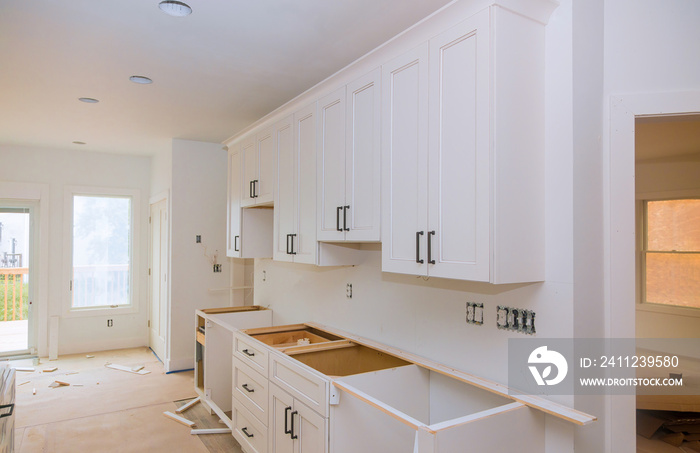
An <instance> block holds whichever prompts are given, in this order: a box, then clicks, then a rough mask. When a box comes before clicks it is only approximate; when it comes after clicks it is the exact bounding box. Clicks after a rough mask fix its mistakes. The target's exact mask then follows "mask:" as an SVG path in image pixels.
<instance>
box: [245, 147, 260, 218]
mask: <svg viewBox="0 0 700 453" xmlns="http://www.w3.org/2000/svg"><path fill="white" fill-rule="evenodd" d="M241 153H242V154H241V157H242V159H243V162H241V165H242V166H243V181H242V186H243V196H242V197H241V206H251V205H254V204H255V198H253V192H252V190H253V186H252V184H251V182H252V181H253V180H255V179H257V177H258V150H257V147H256V146H255V137H254V136H253V137H251V138H250V139H249V140H247V141H245V142H243V145H242V146H241Z"/></svg>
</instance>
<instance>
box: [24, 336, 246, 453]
mask: <svg viewBox="0 0 700 453" xmlns="http://www.w3.org/2000/svg"><path fill="white" fill-rule="evenodd" d="M92 355H94V356H95V357H94V358H87V357H86V354H77V355H71V356H62V357H60V358H59V359H58V360H55V361H48V360H46V359H42V360H41V363H40V364H39V365H37V366H34V365H32V360H31V359H25V360H13V361H12V362H11V364H12V366H14V367H34V368H35V371H33V372H19V371H18V372H17V377H16V385H17V393H16V406H15V452H18V453H34V452H47V453H54V452H56V453H58V452H71V453H74V452H120V453H121V452H193V453H197V452H201V453H207V452H217V451H231V452H240V451H241V450H240V447H239V446H238V445H237V443H236V442H235V440H233V438H232V437H231V436H230V435H228V434H214V435H208V436H220V437H219V439H220V442H219V441H215V442H212V441H214V440H215V438H213V437H212V438H209V439H208V440H209V442H208V443H209V444H210V446H209V447H207V446H206V445H205V444H204V443H203V442H202V440H201V439H200V438H199V436H195V435H191V434H190V428H189V427H187V426H185V425H182V424H180V423H177V422H175V421H173V420H170V419H168V418H167V417H165V416H164V415H163V412H164V411H171V412H174V411H175V409H176V408H177V407H178V406H180V405H182V403H183V400H187V399H190V398H193V397H195V396H196V395H195V393H194V384H193V373H192V372H191V371H190V372H183V373H174V374H165V373H164V372H163V366H162V364H161V363H160V362H159V361H158V359H156V357H155V356H154V355H153V353H151V351H150V350H149V349H148V348H137V349H126V350H116V351H105V352H96V353H92ZM106 363H113V364H118V365H124V366H128V367H134V366H140V365H144V367H145V368H144V369H145V370H148V371H150V373H149V374H146V375H138V374H133V373H128V372H125V371H119V370H114V369H110V368H106V367H105V364H106ZM53 367H58V369H57V370H56V371H53V372H46V371H44V370H46V369H50V368H53ZM57 380H58V381H63V382H66V383H69V384H70V385H69V386H61V387H57V388H51V387H49V385H50V384H51V383H53V382H54V381H57ZM34 391H36V394H34ZM176 401H177V402H179V403H176ZM197 406H199V407H198V408H197V409H196V410H197V411H198V413H200V415H201V413H202V411H204V410H205V409H204V406H202V405H201V404H198V405H197ZM197 406H195V407H197ZM190 410H194V408H193V409H190ZM188 412H189V411H188ZM192 415H194V413H193V414H192ZM183 416H187V412H185V413H183ZM207 416H208V411H206V413H204V417H203V418H200V420H201V421H198V422H197V423H198V426H197V427H202V428H204V427H214V426H216V427H225V425H222V424H219V421H218V417H216V416H209V418H210V420H205V419H206V418H207ZM204 424H209V425H210V426H203V425H204ZM211 445H214V446H213V447H212V446H211Z"/></svg>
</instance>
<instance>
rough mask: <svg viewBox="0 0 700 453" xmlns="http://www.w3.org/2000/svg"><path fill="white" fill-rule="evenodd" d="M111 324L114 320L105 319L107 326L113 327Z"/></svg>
mask: <svg viewBox="0 0 700 453" xmlns="http://www.w3.org/2000/svg"><path fill="white" fill-rule="evenodd" d="M113 326H114V321H112V320H111V319H108V320H107V327H113Z"/></svg>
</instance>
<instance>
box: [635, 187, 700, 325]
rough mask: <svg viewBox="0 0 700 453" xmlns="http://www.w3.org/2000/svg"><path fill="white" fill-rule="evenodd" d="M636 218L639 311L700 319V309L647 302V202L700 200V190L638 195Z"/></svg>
mask: <svg viewBox="0 0 700 453" xmlns="http://www.w3.org/2000/svg"><path fill="white" fill-rule="evenodd" d="M636 199H637V200H636V217H637V228H636V230H637V239H636V252H637V258H636V262H637V266H636V268H637V271H636V273H637V285H636V286H637V288H636V289H637V296H636V308H637V310H642V311H648V312H654V313H664V314H670V315H677V316H686V317H694V318H700V307H684V306H680V305H667V304H657V303H653V302H647V301H646V252H647V250H646V244H647V227H646V223H647V222H646V217H647V209H646V206H647V202H650V201H669V200H691V199H700V189H697V190H696V189H692V190H675V191H668V192H654V193H641V194H640V193H638V194H637V196H636ZM698 253H700V252H698Z"/></svg>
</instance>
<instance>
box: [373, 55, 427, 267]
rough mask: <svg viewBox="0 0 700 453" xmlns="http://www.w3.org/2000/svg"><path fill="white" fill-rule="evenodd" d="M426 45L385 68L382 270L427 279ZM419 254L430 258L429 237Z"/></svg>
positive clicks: (422, 253)
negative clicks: (422, 276) (425, 277)
mask: <svg viewBox="0 0 700 453" xmlns="http://www.w3.org/2000/svg"><path fill="white" fill-rule="evenodd" d="M427 61H428V46H427V43H426V44H425V45H423V46H420V47H418V48H416V49H414V50H413V51H411V52H409V53H407V54H405V55H403V56H401V57H399V58H397V59H395V60H393V61H391V62H389V63H387V64H385V65H384V66H383V67H382V87H383V89H382V116H383V118H382V169H383V170H382V173H383V174H382V200H383V203H384V204H385V206H384V207H383V209H382V212H383V218H382V225H383V228H382V232H383V233H382V270H384V271H388V272H401V273H405V274H425V273H426V272H427V271H426V266H425V264H420V263H417V262H416V251H417V250H416V244H417V242H416V238H417V236H416V233H417V232H419V231H424V232H425V229H426V227H427V215H428V207H427V179H428V178H427V166H428V157H427V152H428V149H427V148H428V142H427V140H428V137H427V136H428V110H427V107H428V85H427V82H428V66H427ZM418 239H419V242H418V249H419V250H418V251H419V253H420V257H421V259H423V260H424V261H425V259H426V255H425V252H426V247H425V244H426V241H425V233H424V235H423V236H422V237H421V236H419V237H418Z"/></svg>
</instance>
